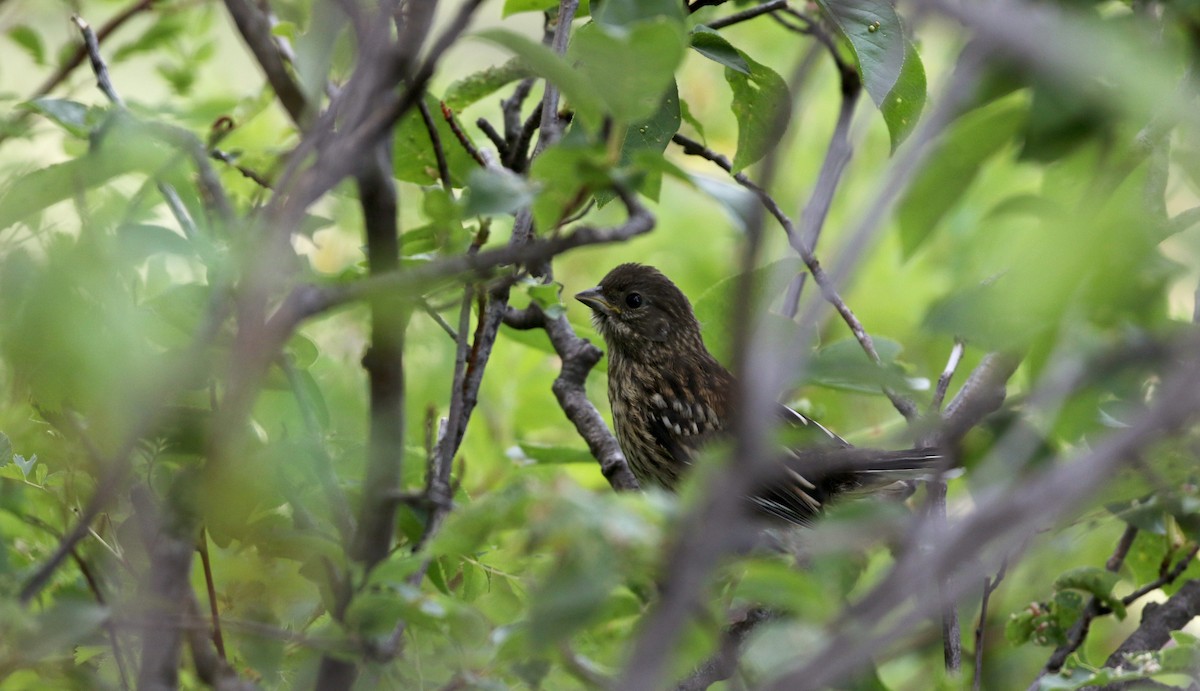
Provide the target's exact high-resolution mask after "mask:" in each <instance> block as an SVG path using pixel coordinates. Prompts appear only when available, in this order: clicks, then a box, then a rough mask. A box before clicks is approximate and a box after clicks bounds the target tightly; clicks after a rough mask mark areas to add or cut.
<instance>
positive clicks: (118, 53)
mask: <svg viewBox="0 0 1200 691" xmlns="http://www.w3.org/2000/svg"><path fill="white" fill-rule="evenodd" d="M153 16H154V18H155V21H154V23H153V24H151V25H150V26H149V27H147V29H146V30H145V31H144V32H142V35H141V36H139V37H137V38H135V39H134V40H132V41H129V42H128V43H125V44H124V45H122V46H121V47H119V48H117V49H116V50H115V51H113V53H112V57H111V58H110V61H111V62H113V63H118V62H121V61H122V60H124V59H125V58H127V57H130V56H132V55H137V54H138V53H147V52H150V51H154V50H158V49H159V48H161V47H164V46H165V44H167V43H169V42H171V41H173V40H175V39H176V38H178V37H181V36H182V35H183V34H184V32H186V31H187V30H188V28H189V26H188V18H187V15H186V14H184V13H182V12H180V13H170V14H168V13H156V14H154V15H153Z"/></svg>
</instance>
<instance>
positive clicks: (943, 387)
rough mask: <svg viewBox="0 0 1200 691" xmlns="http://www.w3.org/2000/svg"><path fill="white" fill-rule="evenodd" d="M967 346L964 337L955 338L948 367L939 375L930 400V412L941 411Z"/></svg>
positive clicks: (947, 363) (947, 360)
mask: <svg viewBox="0 0 1200 691" xmlns="http://www.w3.org/2000/svg"><path fill="white" fill-rule="evenodd" d="M965 347H966V342H965V341H963V339H961V338H955V339H954V347H953V348H951V349H950V357H948V358H947V359H946V367H945V368H944V369H943V370H942V374H941V376H939V377H938V381H937V388H935V389H934V390H933V400H931V401H930V402H929V412H931V413H936V412H941V410H942V402H943V401H945V400H946V391H947V390H948V389H949V388H950V380H951V379H953V378H954V373H955V372H956V371H957V370H958V363H960V362H962V356H963V350H965Z"/></svg>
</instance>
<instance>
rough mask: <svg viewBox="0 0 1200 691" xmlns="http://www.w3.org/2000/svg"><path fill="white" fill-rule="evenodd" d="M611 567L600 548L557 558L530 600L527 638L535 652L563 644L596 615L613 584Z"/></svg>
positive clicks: (571, 551) (571, 550) (567, 553)
mask: <svg viewBox="0 0 1200 691" xmlns="http://www.w3.org/2000/svg"><path fill="white" fill-rule="evenodd" d="M595 547H599V549H596V548H595ZM615 566H616V564H615V563H614V562H613V560H612V559H609V558H606V550H605V549H604V548H603V546H600V545H596V546H593V548H589V549H568V550H566V552H565V553H561V554H559V555H558V558H557V559H555V561H554V563H553V565H552V566H551V570H550V574H549V575H548V576H547V577H546V578H545V579H544V580H542V582H541V583H539V584H538V587H537V588H536V589H535V591H534V592H533V593H532V595H531V599H530V607H529V638H530V642H531V644H532V645H533V647H534V648H535V649H538V648H541V647H544V646H547V645H550V644H552V643H554V642H556V641H560V640H567V639H568V637H569V636H570V635H571V634H572V633H574V632H575V631H577V630H578V629H580V628H581V627H583V626H587V625H588V624H589V623H590V622H591V621H592V619H593V618H594V617H595V616H596V615H597V614H599V613H600V611H601V609H602V607H603V605H604V603H605V602H606V601H607V600H608V597H609V593H610V592H611V591H612V589H613V588H614V587H615V586H616V583H617V574H616V570H615Z"/></svg>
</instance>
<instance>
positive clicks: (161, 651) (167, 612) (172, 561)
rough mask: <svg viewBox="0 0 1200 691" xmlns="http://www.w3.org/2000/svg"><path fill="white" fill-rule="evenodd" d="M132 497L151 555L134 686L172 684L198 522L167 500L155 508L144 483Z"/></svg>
mask: <svg viewBox="0 0 1200 691" xmlns="http://www.w3.org/2000/svg"><path fill="white" fill-rule="evenodd" d="M179 480H182V478H179ZM133 500H134V506H135V511H136V514H137V517H138V524H139V525H140V527H141V531H142V535H143V537H144V538H145V540H146V542H147V544H146V552H147V553H148V555H149V558H150V571H149V573H148V574H147V578H146V581H147V582H146V583H145V584H144V587H145V591H146V596H147V597H146V599H145V602H146V603H147V608H148V611H147V615H148V622H149V623H150V624H151V626H147V627H146V628H144V629H143V631H142V659H141V662H142V666H141V669H140V670H139V671H138V680H137V687H138V688H139V689H173V688H176V687H177V686H178V685H179V656H180V653H181V652H182V649H183V639H182V629H183V626H182V621H183V619H185V618H186V616H187V614H188V612H187V608H186V603H187V602H188V600H189V599H191V600H192V601H193V602H194V601H195V594H194V593H192V587H191V584H190V581H189V577H190V574H191V569H192V554H193V553H194V552H195V550H196V528H197V527H196V525H195V524H194V522H193V520H194V519H189V518H188V517H187V516H186V515H185V514H186V510H185V509H183V508H182V507H179V506H174V505H173V504H171V503H168V504H167V505H166V506H165V507H163V508H162V509H161V510H160V509H159V508H158V507H156V506H155V502H154V499H153V497H152V496H151V494H150V491H149V490H147V489H145V488H138V491H135V492H134V495H133Z"/></svg>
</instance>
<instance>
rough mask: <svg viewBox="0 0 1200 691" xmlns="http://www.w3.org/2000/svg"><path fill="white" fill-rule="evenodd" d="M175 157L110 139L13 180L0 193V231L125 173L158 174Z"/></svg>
mask: <svg viewBox="0 0 1200 691" xmlns="http://www.w3.org/2000/svg"><path fill="white" fill-rule="evenodd" d="M175 158H176V155H175V154H174V152H172V151H170V150H169V149H167V148H165V147H162V146H159V145H158V144H157V143H156V142H153V141H150V140H149V139H148V138H146V137H139V136H124V135H122V136H114V135H113V134H111V133H110V136H108V137H106V138H105V140H104V141H103V142H101V143H100V145H99V146H94V147H92V150H91V151H89V152H88V153H87V154H86V155H84V156H80V157H79V158H75V159H72V160H69V161H65V162H63V163H57V164H54V165H51V166H47V167H45V168H42V169H40V170H35V171H32V172H30V173H27V174H25V175H21V176H18V177H15V178H14V179H12V180H11V181H10V182H9V184H8V185H7V186H6V187H5V188H4V189H3V191H0V230H3V229H4V228H7V227H8V226H10V225H12V224H13V223H16V222H18V221H20V220H22V219H24V218H26V217H27V216H29V215H31V214H33V213H36V212H38V211H41V210H42V209H44V208H46V207H47V206H50V205H51V204H54V203H56V202H60V201H63V200H65V199H70V198H71V197H72V196H74V195H75V194H77V193H79V192H81V191H83V190H87V189H91V188H93V187H97V186H99V185H102V184H104V183H106V182H108V181H109V180H111V179H112V178H114V177H117V176H119V175H124V174H126V173H133V172H142V173H146V174H147V175H154V174H158V173H160V172H161V171H162V168H163V166H165V165H166V164H167V163H168V162H170V161H172V160H174V159H175Z"/></svg>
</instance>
